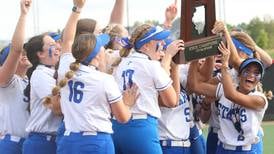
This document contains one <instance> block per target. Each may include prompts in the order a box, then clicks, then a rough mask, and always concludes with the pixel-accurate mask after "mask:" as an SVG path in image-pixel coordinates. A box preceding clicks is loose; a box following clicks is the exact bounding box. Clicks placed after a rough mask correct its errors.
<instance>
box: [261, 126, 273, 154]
mask: <svg viewBox="0 0 274 154" xmlns="http://www.w3.org/2000/svg"><path fill="white" fill-rule="evenodd" d="M263 129H264V138H263V142H264V154H273V153H274V146H273V138H274V122H267V123H264V124H263Z"/></svg>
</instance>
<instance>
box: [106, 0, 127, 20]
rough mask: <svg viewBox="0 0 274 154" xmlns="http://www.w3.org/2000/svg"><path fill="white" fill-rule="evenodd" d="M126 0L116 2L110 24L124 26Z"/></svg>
mask: <svg viewBox="0 0 274 154" xmlns="http://www.w3.org/2000/svg"><path fill="white" fill-rule="evenodd" d="M124 9H125V0H116V1H115V4H114V7H113V9H112V12H111V16H110V20H109V23H110V24H111V23H117V24H123V17H124Z"/></svg>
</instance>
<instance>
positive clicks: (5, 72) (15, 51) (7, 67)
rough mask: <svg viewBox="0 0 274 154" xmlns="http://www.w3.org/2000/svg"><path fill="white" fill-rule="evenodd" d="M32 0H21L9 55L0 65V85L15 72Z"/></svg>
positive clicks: (7, 80)
mask: <svg viewBox="0 0 274 154" xmlns="http://www.w3.org/2000/svg"><path fill="white" fill-rule="evenodd" d="M31 3H32V0H21V2H20V6H21V13H20V17H19V19H18V22H17V25H16V29H15V31H14V34H13V37H12V41H11V48H10V52H9V55H8V57H7V59H6V61H5V62H4V64H3V65H2V66H1V67H0V85H6V84H7V83H8V82H9V81H10V80H11V78H12V77H13V75H14V74H15V72H16V69H17V66H18V63H19V58H20V55H21V53H22V51H23V44H24V38H25V27H26V18H27V14H28V12H29V9H30V6H31Z"/></svg>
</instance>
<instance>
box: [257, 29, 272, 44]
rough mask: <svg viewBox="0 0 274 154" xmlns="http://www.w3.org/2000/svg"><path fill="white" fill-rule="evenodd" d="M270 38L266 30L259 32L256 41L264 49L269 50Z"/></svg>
mask: <svg viewBox="0 0 274 154" xmlns="http://www.w3.org/2000/svg"><path fill="white" fill-rule="evenodd" d="M268 41H269V40H268V36H267V33H266V31H265V30H264V29H261V30H259V34H258V36H257V37H256V39H255V42H256V43H257V44H258V45H259V46H260V47H262V48H267V46H268Z"/></svg>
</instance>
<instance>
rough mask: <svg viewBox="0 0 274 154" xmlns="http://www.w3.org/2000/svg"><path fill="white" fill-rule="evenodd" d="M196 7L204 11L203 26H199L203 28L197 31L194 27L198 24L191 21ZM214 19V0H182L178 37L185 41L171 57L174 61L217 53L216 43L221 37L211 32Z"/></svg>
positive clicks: (188, 59)
mask: <svg viewBox="0 0 274 154" xmlns="http://www.w3.org/2000/svg"><path fill="white" fill-rule="evenodd" d="M197 9H199V10H201V9H202V11H204V12H203V14H204V26H200V27H203V28H202V30H201V31H199V32H198V30H197V29H196V27H197V25H198V26H199V24H197V23H193V17H194V13H195V12H196V10H197ZM215 20H216V15H215V0H182V2H181V21H180V23H181V25H180V38H181V39H183V40H184V41H185V50H184V51H179V52H178V53H177V54H176V55H175V56H174V57H173V60H174V62H175V63H177V64H185V63H187V62H189V61H191V60H194V59H200V58H205V57H208V56H212V55H216V54H218V53H219V50H218V45H219V43H220V42H221V40H222V39H221V37H220V36H218V35H213V34H212V33H211V30H212V28H213V26H214V23H215ZM195 24H197V25H195ZM200 25H201V23H200Z"/></svg>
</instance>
